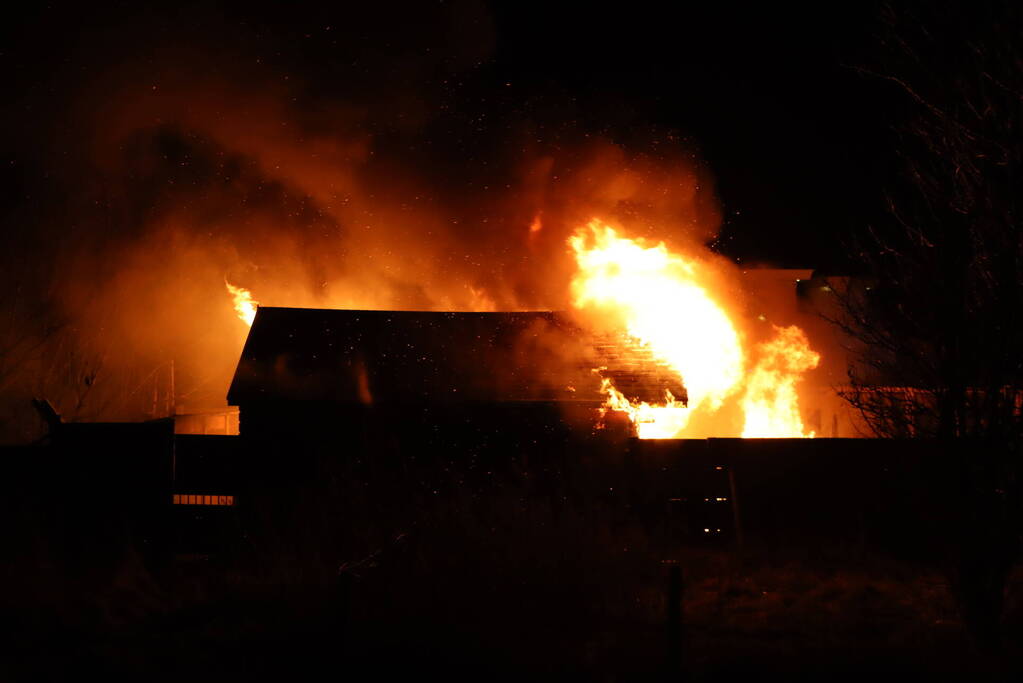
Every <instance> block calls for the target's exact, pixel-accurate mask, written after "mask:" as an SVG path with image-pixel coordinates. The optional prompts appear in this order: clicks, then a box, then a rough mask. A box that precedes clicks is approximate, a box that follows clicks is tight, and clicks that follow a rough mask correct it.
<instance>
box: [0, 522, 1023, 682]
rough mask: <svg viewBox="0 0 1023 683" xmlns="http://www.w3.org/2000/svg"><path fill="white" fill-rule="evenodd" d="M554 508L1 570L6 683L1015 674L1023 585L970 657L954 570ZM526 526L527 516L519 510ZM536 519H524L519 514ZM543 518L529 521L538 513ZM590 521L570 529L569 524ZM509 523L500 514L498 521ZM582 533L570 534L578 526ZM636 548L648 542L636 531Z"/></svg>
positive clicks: (1022, 576) (1022, 578) (1022, 580)
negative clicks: (714, 542) (267, 545)
mask: <svg viewBox="0 0 1023 683" xmlns="http://www.w3.org/2000/svg"><path fill="white" fill-rule="evenodd" d="M566 516H568V515H567V513H563V514H562V520H563V522H562V524H561V526H560V527H555V528H552V525H550V524H549V522H548V521H546V520H545V521H543V523H540V524H537V525H536V526H531V525H524V524H522V523H505V524H503V525H498V524H494V525H493V526H492V527H489V528H486V527H485V526H478V527H476V528H473V529H469V530H466V529H463V530H462V531H463V532H464V533H461V534H459V536H458V537H457V538H454V537H451V536H449V535H444V534H430V533H426V532H416V533H412V534H409V535H405V536H399V537H397V538H396V540H393V541H392V542H391V543H389V544H388V545H386V546H383V547H381V548H378V549H376V550H375V551H372V552H370V553H368V554H366V555H362V556H360V557H357V558H353V560H352V561H349V562H345V563H341V564H340V565H338V567H337V569H340V573H338V571H336V570H335V568H334V566H333V564H331V565H330V568H327V567H325V566H317V565H316V564H315V562H311V561H310V560H309V558H308V557H307V558H305V559H303V560H302V561H298V560H297V558H296V557H288V556H286V555H280V556H277V557H276V558H275V561H274V562H272V563H268V562H264V563H263V564H262V565H261V569H260V570H259V571H253V569H252V567H251V566H248V567H245V566H241V567H240V566H237V565H236V564H232V563H231V562H227V561H226V560H225V559H224V558H223V557H218V556H217V555H216V554H212V555H203V554H197V555H191V556H184V555H179V556H177V557H175V558H173V559H172V560H171V561H169V562H168V563H167V564H165V565H164V566H162V567H161V568H159V569H158V570H151V569H147V568H146V567H145V566H144V563H143V561H142V559H141V556H140V555H139V554H138V553H137V552H135V551H134V550H133V549H130V548H129V549H126V550H125V552H123V553H122V554H120V556H119V557H118V558H117V559H116V560H115V561H112V562H111V563H109V564H107V565H105V566H93V567H90V568H89V569H88V571H79V572H71V573H69V572H67V571H64V573H62V574H61V573H60V572H58V568H57V567H56V566H54V565H52V564H51V565H47V564H46V563H41V564H38V565H36V571H34V572H32V573H31V575H26V574H25V573H20V574H18V575H14V576H11V577H9V579H10V580H9V581H8V583H7V586H6V587H7V588H8V589H11V588H12V587H13V586H14V585H15V584H14V583H12V582H13V581H14V580H15V579H16V580H17V589H16V590H9V591H7V594H6V595H5V603H6V605H5V611H6V616H5V621H6V622H7V624H8V626H9V627H11V628H10V630H9V631H8V633H7V636H5V650H6V653H5V655H4V657H3V659H2V660H0V661H2V663H0V666H2V674H3V679H4V680H12V681H20V680H75V679H83V678H85V679H93V678H94V677H95V680H107V681H110V680H118V681H119V680H147V681H184V680H187V681H207V680H323V679H332V680H389V679H398V678H415V679H428V680H432V679H444V680H596V681H636V680H639V681H642V680H733V679H734V677H735V676H736V675H739V674H744V675H753V676H755V677H756V680H765V679H766V680H854V679H855V680H861V679H862V678H863V676H864V675H866V674H874V673H889V674H895V675H898V676H899V678H900V679H902V680H966V679H969V680H1019V679H1018V678H1017V676H1018V675H1019V674H1020V673H1021V672H1023V668H1021V667H1020V662H1021V659H1020V654H1021V651H1020V647H1019V646H1020V643H1021V642H1023V641H1021V636H1023V605H1021V597H1020V596H1021V594H1023V590H1021V589H1023V573H1021V572H1018V571H1017V573H1016V574H1015V575H1014V577H1013V582H1012V583H1011V585H1010V593H1009V605H1008V609H1007V612H1006V616H1005V622H1004V643H1005V648H1004V651H1003V652H1001V653H992V652H980V651H978V649H977V648H976V647H975V646H974V645H973V644H972V643H971V640H970V638H969V637H968V634H967V632H966V630H965V629H964V627H963V624H962V621H961V620H960V618H959V616H958V610H957V607H956V603H955V600H954V599H953V596H952V593H951V590H950V586H949V582H948V580H947V578H946V577H945V576H943V575H942V574H941V573H940V572H938V571H934V570H931V569H926V568H920V567H913V566H910V565H909V564H906V563H897V562H893V561H886V560H882V559H879V558H876V557H869V556H865V555H862V554H859V555H856V556H855V557H854V556H852V555H850V554H849V553H846V552H844V551H841V550H835V551H833V552H832V551H828V552H825V551H822V550H821V549H820V548H817V549H814V551H813V552H809V551H807V552H803V553H798V552H795V553H794V552H791V551H790V552H788V553H787V554H786V556H784V557H781V556H778V555H777V554H775V555H774V556H768V554H766V553H753V552H749V553H747V554H746V555H745V556H744V557H742V556H739V555H737V554H736V553H734V552H733V551H732V550H731V549H730V548H729V547H718V548H714V547H706V546H704V547H702V548H698V547H677V548H676V550H675V552H674V555H675V557H676V559H677V561H678V564H679V565H680V566H681V567H682V568H683V583H684V591H683V599H682V601H681V633H680V637H679V639H678V643H679V647H680V651H678V652H676V654H675V656H677V662H678V663H677V665H675V664H673V663H672V659H671V657H672V654H671V653H672V652H675V651H674V650H672V647H671V644H670V639H669V637H668V630H667V627H666V619H667V617H666V615H667V613H668V604H667V601H668V597H667V596H668V573H669V571H670V570H669V567H670V565H669V564H665V563H663V562H662V561H661V560H659V559H658V558H657V557H656V554H657V553H655V552H652V550H651V548H650V547H644V544H643V542H642V541H640V542H638V543H637V544H636V545H635V546H627V545H623V544H622V543H621V542H620V539H621V538H622V537H630V536H629V534H624V535H623V534H618V535H617V538H618V539H619V540H617V541H616V540H614V538H612V537H611V536H609V535H608V534H607V533H606V530H599V529H584V528H581V527H579V526H577V525H576V524H575V523H574V522H573V521H572V520H566V519H565V517H566ZM527 517H528V515H527ZM521 521H522V520H520V522H521ZM534 521H535V520H534ZM576 521H578V520H576ZM506 522H507V521H506ZM566 533H570V534H571V537H569V536H566V535H564V534H566ZM631 538H632V540H637V537H636V536H631Z"/></svg>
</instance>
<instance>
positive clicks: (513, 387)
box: [228, 307, 683, 405]
mask: <svg viewBox="0 0 1023 683" xmlns="http://www.w3.org/2000/svg"><path fill="white" fill-rule="evenodd" d="M632 346H633V347H635V348H633V350H632V351H631V352H629V351H628V348H629V343H628V342H626V343H625V346H624V347H623V346H622V345H621V344H619V345H617V346H616V345H614V344H611V343H609V342H608V340H607V338H606V336H605V337H603V338H601V339H597V338H595V337H593V336H592V335H590V334H588V333H586V332H584V331H583V330H582V329H580V328H579V327H578V326H577V325H576V324H575V323H573V322H572V321H571V320H570V318H569V317H568V316H567V315H565V314H559V313H554V312H550V311H530V312H518V313H451V312H424V311H349V310H328V309H303V308H273V307H260V308H259V309H258V312H257V313H256V318H255V320H254V321H253V324H252V328H251V329H250V331H249V336H248V339H247V340H246V342H245V347H244V349H243V350H242V355H241V359H240V360H239V363H238V368H237V370H236V372H235V376H234V380H233V381H232V383H231V388H230V390H229V391H228V402H229V403H230V404H231V405H239V404H241V403H245V402H248V401H258V400H289V401H340V402H353V403H374V402H422V401H428V402H437V401H440V402H451V401H594V402H602V401H603V400H604V397H603V396H602V395H601V394H600V392H599V388H600V381H599V377H598V376H597V375H596V374H595V373H594V372H593V369H594V368H597V367H601V366H607V367H608V368H610V369H609V370H608V371H607V372H608V373H609V374H610V375H611V376H613V377H614V378H615V384H616V386H619V388H620V389H621V390H622V391H623V392H624V393H625V394H626V395H627V396H630V397H640V398H643V399H644V400H661V399H663V396H664V389H665V388H670V389H671V390H672V392H673V393H675V395H680V393H679V392H680V391H683V390H682V389H681V387H680V384H679V382H678V378H677V377H673V376H672V375H671V373H666V372H665V368H664V367H663V366H661V365H659V364H658V363H656V361H654V360H653V359H652V358H650V357H649V352H646V353H645V355H644V351H645V349H642V348H641V347H639V346H637V345H635V344H634V343H633V344H632ZM612 348H614V349H615V351H614V352H611V351H610V349H612ZM622 348H626V352H625V354H624V356H625V357H624V358H623V354H622Z"/></svg>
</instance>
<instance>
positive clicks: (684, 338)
mask: <svg viewBox="0 0 1023 683" xmlns="http://www.w3.org/2000/svg"><path fill="white" fill-rule="evenodd" d="M569 245H570V246H571V248H572V251H573V252H574V254H575V258H576V263H577V266H578V271H577V273H576V276H575V278H574V279H573V281H572V297H573V304H574V305H575V306H576V307H577V308H579V309H594V310H595V311H597V312H600V313H606V314H613V315H617V316H619V317H620V318H621V320H622V321H623V325H624V329H625V332H626V334H628V335H629V336H630V337H632V338H633V339H635V340H636V341H638V342H639V343H640V344H642V345H643V346H645V347H647V348H648V349H649V350H650V352H651V353H652V354H653V355H654V356H655V357H656V358H657V359H658V360H660V361H661V362H663V363H664V364H665V365H666V366H667V367H668V368H670V369H671V370H672V371H674V372H675V373H677V374H678V376H679V378H680V379H681V380H682V383H683V385H684V386H685V389H686V392H687V394H688V403H687V402H685V401H679V400H677V399H675V397H674V396H672V395H671V393H670V392H668V391H666V392H665V397H664V402H663V403H647V402H643V401H639V400H632V399H630V398H629V397H627V396H625V395H624V394H623V393H622V391H621V390H620V389H619V388H617V387H615V385H614V382H613V381H612V380H611V379H610V378H608V377H606V376H604V375H603V374H601V373H602V371H603V370H605V368H597V369H595V372H597V373H598V374H600V375H601V391H602V392H603V393H604V394H605V395H606V396H607V400H606V402H605V404H604V408H603V411H607V410H614V411H619V412H623V413H625V414H626V415H628V417H629V419H630V420H631V421H632V422H633V424H634V425H635V427H636V433H637V436H639V438H641V439H665V438H679V437H684V436H687V433H686V430H687V427H689V426H690V424H691V418H692V416H693V415H695V414H698V413H701V412H702V414H711V413H715V412H717V411H719V410H720V409H721V408H722V406H723V405H725V403H726V402H728V405H729V406H730V407H731V409H733V410H736V411H738V410H739V409H741V411H742V413H743V415H742V417H743V419H744V426H743V428H742V436H743V437H746V438H750V437H812V436H813V435H814V433H813V432H809V433H806V432H804V428H803V421H802V418H801V417H800V413H799V396H798V393H797V391H796V387H797V383H798V382H799V380H800V379H801V377H802V375H803V373H805V372H807V371H808V370H811V369H813V368H815V367H817V364H818V362H819V361H820V355H819V354H817V353H816V352H815V351H813V350H812V349H811V348H810V345H809V342H808V341H807V338H806V335H805V334H804V333H803V331H802V330H801V329H800V328H799V327H796V326H794V325H793V326H790V327H775V337H774V338H773V339H771V340H769V341H767V342H765V343H763V344H759V345H757V346H756V347H755V348H753V350H752V353H748V352H747V351H746V350H744V349H743V345H742V338H741V336H740V334H739V332H738V329H737V326H736V322H735V320H734V319H733V317H732V316H731V315H730V314H729V311H728V310H727V309H726V307H725V306H724V304H723V302H722V301H721V300H720V298H719V297H716V296H715V295H714V292H713V291H712V287H713V284H712V283H713V282H714V278H713V272H711V270H710V268H711V266H710V265H709V264H708V263H707V262H705V261H702V260H700V259H698V258H691V257H689V256H686V255H680V254H676V253H672V252H670V251H668V248H667V247H666V246H665V245H664V243H659V244H657V245H656V246H648V245H646V244H644V243H643V242H642V241H641V240H633V239H629V238H627V237H623V236H621V235H619V234H618V232H617V231H616V230H615V229H614V228H612V227H610V226H608V225H606V224H604V223H602V222H601V221H599V220H594V221H591V222H590V223H589V224H588V225H586V226H585V227H583V228H581V229H580V230H578V231H576V233H575V234H574V235H573V236H572V237H571V238H570V239H569ZM747 363H749V364H751V365H752V369H751V370H750V371H749V372H745V371H744V370H745V367H746V365H747ZM722 412H724V411H722ZM736 417H738V413H736ZM735 424H736V427H735V428H734V429H735V431H736V432H737V431H738V424H741V423H740V422H736V423H735ZM717 435H718V436H730V435H734V434H726V433H722V434H717Z"/></svg>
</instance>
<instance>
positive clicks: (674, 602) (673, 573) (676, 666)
mask: <svg viewBox="0 0 1023 683" xmlns="http://www.w3.org/2000/svg"><path fill="white" fill-rule="evenodd" d="M667 564H668V596H667V597H668V600H667V615H666V616H667V629H666V635H667V648H666V652H665V654H666V661H665V665H666V666H665V668H666V673H667V674H668V675H669V676H672V677H674V678H676V679H677V676H678V674H679V673H680V672H681V670H682V626H683V624H682V592H683V585H682V565H680V564H679V563H678V561H677V560H669V561H668V562H667Z"/></svg>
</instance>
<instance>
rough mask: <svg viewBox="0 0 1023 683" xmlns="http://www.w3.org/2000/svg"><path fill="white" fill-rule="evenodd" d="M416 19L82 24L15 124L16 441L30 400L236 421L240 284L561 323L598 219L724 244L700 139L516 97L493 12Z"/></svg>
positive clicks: (311, 301) (10, 124)
mask: <svg viewBox="0 0 1023 683" xmlns="http://www.w3.org/2000/svg"><path fill="white" fill-rule="evenodd" d="M54 11H55V10H54ZM61 11H64V10H61ZM67 11H72V10H67ZM417 12H418V14H416V15H415V16H409V15H405V16H403V17H402V19H401V21H400V22H397V23H396V22H395V18H394V12H392V11H389V10H388V9H384V10H379V11H377V12H374V11H373V10H361V12H360V14H358V15H357V16H345V17H344V19H345V21H341V22H338V21H337V18H336V17H331V16H327V15H324V16H322V17H321V16H312V17H309V18H308V20H305V21H303V22H291V23H285V25H284V27H283V28H280V27H278V28H274V17H273V16H271V15H270V14H265V15H260V14H259V12H257V13H256V14H257V16H256V18H254V19H251V18H250V19H247V20H245V21H242V20H239V19H238V15H237V14H236V13H234V12H233V10H232V8H231V7H230V6H229V5H226V6H220V9H219V10H208V9H197V8H190V7H180V8H177V9H175V10H167V11H165V12H154V13H151V14H146V15H142V14H138V15H131V14H130V13H129V11H128V10H125V11H124V13H123V14H118V15H117V16H109V15H104V16H102V17H91V16H89V15H86V14H83V15H82V16H81V17H79V19H81V21H80V29H81V30H80V33H76V34H75V35H74V36H71V35H68V36H63V38H67V44H61V45H58V46H56V47H54V48H52V49H53V50H55V51H56V54H57V55H59V57H52V56H51V57H49V58H48V59H50V60H51V62H52V63H48V64H44V65H43V68H41V69H40V68H39V65H38V64H37V65H35V66H36V73H39V72H40V71H41V72H42V73H44V77H43V78H42V79H41V80H39V81H37V82H32V83H27V82H25V83H19V84H17V85H16V86H15V87H16V88H17V89H18V92H19V93H21V95H19V97H15V98H13V99H12V100H11V101H10V102H9V103H8V104H7V105H6V107H5V109H4V115H5V119H6V121H7V125H6V126H5V128H4V129H5V131H6V135H5V146H7V147H8V149H10V150H11V167H10V168H9V169H7V173H8V174H9V178H7V180H8V182H7V183H6V187H7V191H8V193H9V194H10V196H9V197H8V198H7V201H5V203H4V209H5V214H4V222H5V228H6V229H5V231H4V244H3V247H4V249H3V260H4V269H3V270H4V275H3V280H4V281H3V282H2V283H0V284H2V285H3V287H4V297H3V299H2V301H0V305H2V306H3V309H4V310H3V313H4V323H3V326H4V329H3V330H0V333H2V334H4V335H5V337H4V339H5V340H6V341H5V346H3V347H0V350H3V351H4V356H3V357H2V358H0V382H2V385H0V388H2V390H3V395H4V396H5V401H4V406H3V414H4V416H5V422H4V425H3V426H2V427H0V429H3V430H5V434H4V438H6V439H25V438H28V437H30V436H31V433H32V431H33V427H32V425H31V424H29V423H27V422H26V421H25V420H24V414H23V413H24V409H25V406H27V405H28V398H29V397H30V396H33V395H45V396H47V397H48V398H50V399H51V400H53V401H54V402H55V403H56V404H57V407H58V410H60V411H61V412H63V413H64V414H65V415H68V416H69V417H71V418H75V419H112V418H137V417H144V416H146V415H156V414H165V412H166V411H167V410H169V409H170V408H171V407H173V404H177V405H178V407H180V408H182V409H185V410H200V409H207V408H212V407H216V406H221V405H224V402H225V393H226V387H227V384H228V381H229V378H230V376H231V374H232V372H233V369H234V365H235V362H236V360H237V355H238V352H239V350H240V348H241V344H242V341H243V340H244V336H245V334H246V331H247V330H246V328H245V326H244V325H243V324H242V323H241V322H240V321H239V320H238V319H237V318H236V317H235V315H234V312H233V310H232V307H231V300H230V297H229V296H228V294H227V292H226V289H225V286H224V281H225V279H227V280H229V281H231V282H232V283H234V284H236V285H240V286H243V287H246V288H248V289H250V290H251V291H252V293H253V295H254V296H255V298H256V299H257V300H259V301H261V302H263V303H265V304H268V305H278V306H281V305H284V306H314V307H346V308H396V309H432V310H438V309H451V310H522V309H561V308H565V307H566V306H567V305H568V300H567V296H568V283H569V280H570V277H571V272H572V262H571V259H570V256H569V254H568V251H567V247H566V238H567V236H568V235H569V234H570V233H571V232H572V231H573V230H575V229H576V228H577V227H578V226H580V225H581V224H584V223H585V222H586V221H588V220H589V219H591V218H593V217H595V216H599V217H602V218H604V219H605V220H609V221H615V222H618V223H620V224H622V225H623V226H626V227H628V228H629V229H630V232H631V233H633V234H636V235H639V236H644V237H649V238H655V239H665V240H667V241H669V242H671V243H674V244H679V243H691V244H704V243H707V242H708V241H710V240H712V239H713V238H714V236H715V235H716V233H717V230H718V227H719V223H720V217H719V213H718V208H717V201H716V199H715V196H714V192H713V188H712V186H711V183H710V180H709V178H708V175H707V173H706V172H705V170H703V169H702V167H701V165H700V163H699V161H698V160H697V158H696V156H695V154H694V153H693V150H692V149H691V147H690V146H689V145H688V144H687V143H686V141H684V140H681V139H679V138H678V137H677V136H676V135H675V134H673V133H670V132H667V131H663V130H659V129H656V128H654V127H650V126H648V127H643V126H640V127H636V126H631V127H628V128H627V129H626V130H622V131H610V130H606V129H602V128H600V127H597V126H594V125H592V124H591V123H590V122H589V119H588V118H587V116H586V115H585V112H580V111H579V110H578V108H577V106H576V105H575V104H574V103H573V101H572V100H571V99H570V98H565V97H563V96H562V97H559V96H551V95H549V94H535V93H529V92H524V91H519V90H517V89H516V84H514V83H506V82H503V80H502V79H501V78H499V74H495V73H494V72H493V71H492V70H491V67H490V60H491V58H492V55H493V54H494V50H495V36H494V29H493V25H492V20H491V18H490V16H489V13H488V11H487V9H486V8H485V7H483V6H481V5H478V4H475V3H471V2H465V3H455V4H453V5H450V6H445V5H441V6H440V7H438V8H433V9H430V10H419V11H417ZM44 19H45V18H44ZM63 19H64V20H66V21H67V23H68V24H69V25H78V24H76V23H75V22H74V21H73V18H71V19H69V18H68V17H63ZM271 29H274V30H271ZM60 38H62V36H56V37H52V38H51V40H54V41H57V42H60ZM30 43H31V41H30V39H29V38H27V37H26V38H24V39H23V41H22V43H21V44H20V45H18V46H17V47H16V48H15V50H14V52H13V56H14V57H15V58H16V59H21V60H23V61H25V60H32V59H34V58H36V57H37V56H38V54H40V53H41V50H36V49H34V48H33V47H32V45H31V44H30ZM12 344H13V345H14V348H13V350H9V349H8V347H11V346H12ZM171 366H173V377H174V380H173V381H174V391H173V397H172V396H171V394H170V382H171V374H172V371H171ZM18 411H22V412H21V413H19V412H18Z"/></svg>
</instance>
